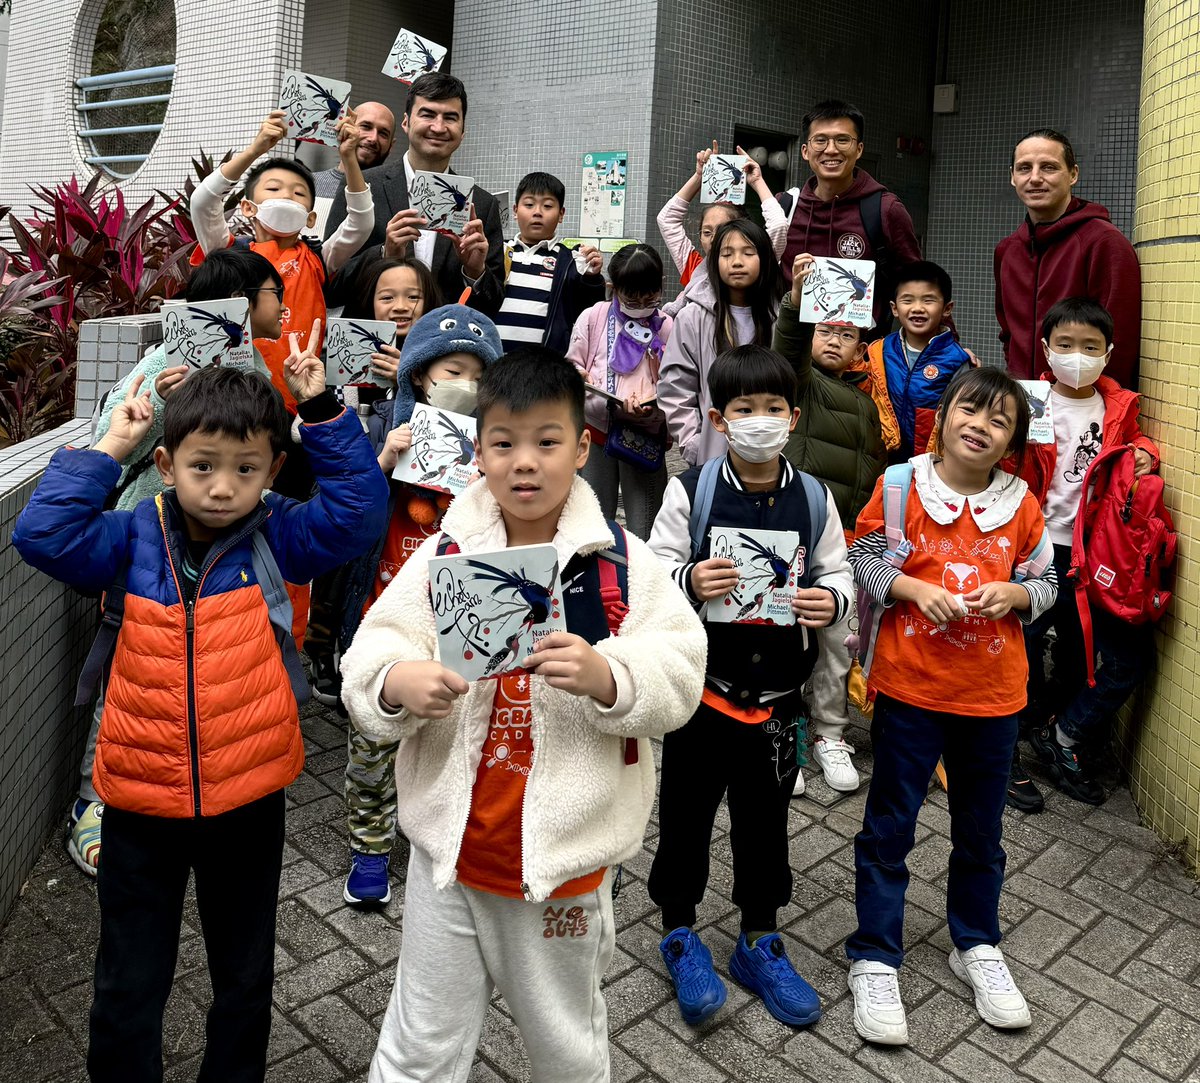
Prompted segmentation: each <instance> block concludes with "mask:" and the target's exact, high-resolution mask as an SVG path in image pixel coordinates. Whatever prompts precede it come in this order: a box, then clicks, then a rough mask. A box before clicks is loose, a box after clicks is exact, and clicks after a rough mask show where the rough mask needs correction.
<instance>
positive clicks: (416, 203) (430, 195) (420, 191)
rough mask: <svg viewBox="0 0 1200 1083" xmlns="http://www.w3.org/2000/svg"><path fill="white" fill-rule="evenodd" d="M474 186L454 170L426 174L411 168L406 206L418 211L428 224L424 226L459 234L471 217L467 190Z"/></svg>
mask: <svg viewBox="0 0 1200 1083" xmlns="http://www.w3.org/2000/svg"><path fill="white" fill-rule="evenodd" d="M474 187H475V180H474V178H472V177H460V176H459V175H458V174H457V173H426V172H425V171H424V170H421V169H417V170H414V171H413V182H412V188H410V189H409V192H408V205H409V206H410V207H411V208H412V209H413V210H414V211H420V212H421V214H422V216H423V217H424V218H425V219H426V221H428V223H429V225H428V226H427V227H426V228H427V229H433V230H437V232H438V233H451V234H455V235H457V236H460V237H461V236H462V232H463V230H465V229H466V228H467V223H468V222H469V221H470V220H471V189H472V188H474Z"/></svg>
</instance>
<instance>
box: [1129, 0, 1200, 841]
mask: <svg viewBox="0 0 1200 1083" xmlns="http://www.w3.org/2000/svg"><path fill="white" fill-rule="evenodd" d="M1145 18H1146V23H1145V54H1144V63H1143V71H1142V83H1141V130H1140V139H1139V142H1138V161H1137V181H1138V188H1137V212H1136V215H1135V218H1134V231H1133V236H1134V246H1135V248H1136V249H1137V252H1138V257H1139V259H1140V260H1141V264H1142V282H1143V294H1142V297H1143V300H1142V369H1141V371H1142V377H1141V390H1142V425H1143V428H1144V429H1145V430H1146V431H1147V432H1148V433H1149V434H1150V435H1151V436H1152V437H1153V438H1154V439H1155V440H1156V441H1158V443H1159V445H1160V447H1161V449H1162V455H1163V468H1162V471H1163V477H1164V479H1165V480H1166V483H1167V502H1168V504H1169V506H1170V508H1171V510H1172V512H1173V513H1174V516H1175V524H1176V527H1177V528H1178V530H1179V554H1180V555H1179V565H1178V579H1177V582H1176V594H1175V598H1174V601H1173V602H1172V611H1171V612H1170V613H1169V614H1168V616H1167V617H1166V618H1165V619H1164V621H1163V623H1162V626H1161V628H1162V634H1161V635H1160V636H1159V637H1158V639H1159V645H1160V655H1159V668H1158V673H1157V674H1156V675H1155V677H1154V678H1153V679H1152V680H1151V681H1150V682H1148V685H1147V687H1146V689H1145V693H1144V695H1143V696H1142V697H1140V698H1139V700H1138V701H1136V702H1135V703H1134V708H1133V710H1132V711H1131V712H1129V713H1128V715H1127V716H1126V717H1125V725H1124V726H1123V729H1122V738H1123V744H1124V750H1125V755H1126V758H1127V760H1128V761H1129V762H1130V763H1131V765H1132V770H1131V784H1132V787H1133V795H1134V799H1135V800H1136V801H1137V804H1138V806H1139V808H1140V809H1141V810H1142V812H1143V814H1144V815H1145V817H1146V819H1147V821H1148V823H1149V825H1150V826H1151V827H1153V828H1154V830H1155V831H1157V832H1158V833H1159V834H1160V835H1162V836H1163V837H1164V838H1166V839H1168V840H1170V841H1172V842H1182V844H1183V847H1184V852H1185V856H1186V858H1187V859H1188V861H1189V862H1190V863H1191V864H1193V865H1196V864H1198V863H1200V721H1198V715H1200V680H1198V679H1197V674H1198V673H1200V644H1198V643H1197V639H1196V627H1197V623H1198V622H1200V571H1198V570H1197V565H1196V556H1197V554H1198V553H1200V544H1198V543H1200V482H1198V481H1197V474H1196V469H1195V463H1196V455H1197V452H1198V451H1200V446H1198V438H1197V422H1198V417H1197V413H1198V409H1200V381H1198V380H1197V378H1196V342H1197V338H1198V337H1200V281H1198V278H1200V275H1198V274H1197V270H1198V268H1200V242H1197V240H1196V238H1197V237H1198V236H1200V195H1197V192H1198V190H1200V20H1198V19H1197V12H1196V4H1195V3H1194V2H1186V0H1184V2H1181V0H1150V2H1149V3H1147V4H1146V11H1145Z"/></svg>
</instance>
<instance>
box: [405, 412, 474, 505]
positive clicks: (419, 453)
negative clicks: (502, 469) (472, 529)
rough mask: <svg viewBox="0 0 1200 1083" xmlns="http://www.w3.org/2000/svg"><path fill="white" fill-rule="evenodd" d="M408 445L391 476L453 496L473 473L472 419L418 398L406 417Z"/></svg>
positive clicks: (465, 485)
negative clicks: (427, 403) (429, 404)
mask: <svg viewBox="0 0 1200 1083" xmlns="http://www.w3.org/2000/svg"><path fill="white" fill-rule="evenodd" d="M409 425H410V426H411V427H412V446H411V447H410V448H409V449H408V450H407V451H406V452H404V453H403V454H402V455H401V456H400V458H399V459H398V460H397V461H396V469H395V470H393V471H392V477H393V478H395V479H396V480H397V481H404V482H407V483H408V484H409V485H419V486H421V487H422V488H423V489H436V490H437V491H438V492H440V493H450V494H451V495H452V496H457V495H458V494H459V493H461V492H462V491H463V490H464V489H465V488H466V487H467V486H468V485H469V484H470V483H471V479H472V478H474V477H475V472H476V471H475V419H474V418H473V417H467V415H466V414H455V413H452V412H451V411H449V410H439V409H437V408H436V407H434V406H427V405H426V404H425V403H423V402H418V403H417V404H416V406H414V407H413V413H412V417H411V418H410V419H409Z"/></svg>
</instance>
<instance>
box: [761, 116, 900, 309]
mask: <svg viewBox="0 0 1200 1083" xmlns="http://www.w3.org/2000/svg"><path fill="white" fill-rule="evenodd" d="M800 126H801V128H802V130H803V131H804V143H803V144H802V145H801V147H800V154H801V156H802V157H803V158H804V160H805V161H806V162H808V164H809V167H810V168H811V169H812V171H813V175H812V176H811V177H809V179H808V182H807V183H806V184H805V185H804V187H803V188H800V189H795V188H793V189H791V190H790V191H788V192H784V193H783V194H782V195H780V196H779V203H780V205H781V206H782V207H783V210H784V213H785V214H788V215H790V220H789V225H788V234H787V246H786V247H785V248H784V250H783V255H782V257H780V261H779V264H780V267H781V268H782V270H783V277H784V279H785V280H786V282H787V283H788V286H789V287H790V286H791V282H792V264H793V263H794V262H795V259H796V257H797V256H798V255H799V254H800V253H801V252H808V253H809V254H810V255H813V256H833V257H834V258H835V259H870V260H874V261H875V262H876V263H877V264H879V267H878V269H877V271H876V276H877V281H876V287H875V325H876V327H877V328H878V327H879V326H880V324H881V322H883V321H886V325H885V326H884V327H883V328H882V332H881V333H886V332H887V330H888V327H890V325H891V317H890V315H889V309H888V303H889V301H890V299H891V296H892V290H891V288H890V285H889V282H888V269H889V268H895V267H901V266H903V265H904V264H906V263H912V262H913V261H914V260H919V259H920V258H921V245H920V243H919V242H918V241H917V234H916V232H915V230H914V229H913V224H912V218H911V217H910V216H909V213H908V211H907V210H906V209H905V207H904V204H903V203H901V202H900V200H899V199H898V198H897V197H896V196H895V195H893V194H892V193H891V192H889V191H888V190H887V189H886V188H885V187H884V186H883V185H882V184H880V183H879V182H878V181H877V180H875V178H874V177H872V176H871V175H870V174H869V173H867V172H866V171H865V170H862V169H859V168H857V163H858V160H859V158H861V157H862V153H863V115H862V113H860V112H859V111H858V110H857V109H856V108H855V107H854V106H853V105H850V104H849V103H848V102H842V101H824V102H820V103H818V104H817V105H814V106H813V107H812V109H811V110H809V112H808V113H807V115H806V116H805V117H804V118H803V120H801V122H800Z"/></svg>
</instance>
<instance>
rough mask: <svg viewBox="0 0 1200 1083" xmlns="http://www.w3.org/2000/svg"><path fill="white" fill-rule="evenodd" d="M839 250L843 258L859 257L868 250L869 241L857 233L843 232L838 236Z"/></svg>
mask: <svg viewBox="0 0 1200 1083" xmlns="http://www.w3.org/2000/svg"><path fill="white" fill-rule="evenodd" d="M837 250H838V255H839V256H841V257H842V258H843V259H859V258H860V257H861V256H862V254H863V253H864V252H865V251H866V250H867V242H866V241H864V240H863V239H862V238H861V237H860V236H859V235H858V234H857V233H843V234H842V235H841V236H840V237H839V238H838V243H837Z"/></svg>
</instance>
